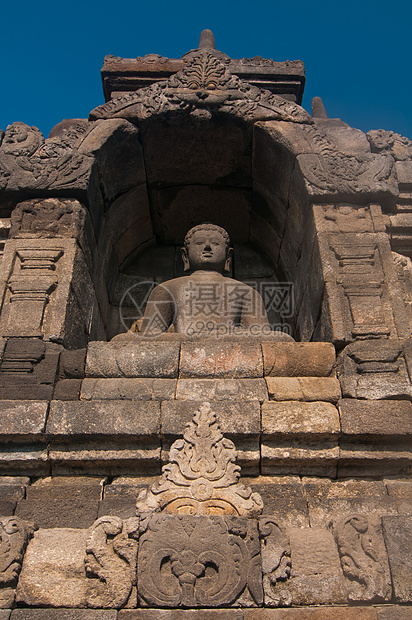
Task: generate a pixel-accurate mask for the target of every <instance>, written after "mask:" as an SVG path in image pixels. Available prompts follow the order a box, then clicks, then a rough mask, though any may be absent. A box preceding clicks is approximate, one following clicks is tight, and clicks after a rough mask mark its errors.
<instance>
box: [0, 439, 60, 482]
mask: <svg viewBox="0 0 412 620" xmlns="http://www.w3.org/2000/svg"><path fill="white" fill-rule="evenodd" d="M47 461H48V448H47V446H46V445H43V444H40V443H32V442H30V443H26V442H21V443H18V444H15V443H6V444H4V445H3V446H2V450H1V452H0V472H1V473H4V474H10V475H14V476H18V475H21V474H26V473H27V472H28V471H30V475H32V476H47V475H48V474H49V473H50V469H49V464H48V462H47Z"/></svg>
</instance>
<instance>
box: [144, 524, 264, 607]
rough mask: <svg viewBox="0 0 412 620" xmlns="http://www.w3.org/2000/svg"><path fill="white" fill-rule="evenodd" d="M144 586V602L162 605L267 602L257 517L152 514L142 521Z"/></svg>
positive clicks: (207, 605)
mask: <svg viewBox="0 0 412 620" xmlns="http://www.w3.org/2000/svg"><path fill="white" fill-rule="evenodd" d="M138 590H139V597H140V601H141V604H143V605H151V606H152V605H153V606H156V607H177V606H181V607H218V606H221V605H236V604H238V605H240V604H242V605H256V604H257V605H259V604H261V603H262V602H263V592H262V584H261V566H260V549H259V538H258V532H257V523H256V521H253V520H248V519H242V518H238V517H217V516H210V517H207V516H203V517H202V516H196V517H192V516H183V515H179V516H177V515H166V514H160V515H153V516H149V517H146V518H145V519H143V520H142V522H141V535H140V542H139V556H138ZM246 590H248V592H246ZM241 595H242V599H240V598H239V597H240V596H241Z"/></svg>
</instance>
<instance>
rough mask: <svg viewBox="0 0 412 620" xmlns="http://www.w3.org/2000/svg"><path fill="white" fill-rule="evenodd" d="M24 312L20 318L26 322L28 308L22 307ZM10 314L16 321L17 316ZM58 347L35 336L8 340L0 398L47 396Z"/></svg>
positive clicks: (49, 396) (0, 384)
mask: <svg viewBox="0 0 412 620" xmlns="http://www.w3.org/2000/svg"><path fill="white" fill-rule="evenodd" d="M42 303H43V302H42ZM25 312H27V314H25V315H24V316H25V319H24V320H25V321H26V323H27V318H28V316H30V308H26V310H25ZM14 318H15V319H16V323H18V319H17V317H14ZM21 318H22V317H21ZM17 331H18V328H17ZM23 331H24V329H23ZM21 335H27V334H21ZM60 350H61V347H60V346H59V345H56V344H53V343H51V342H48V343H44V342H42V341H41V340H37V339H27V338H11V339H10V340H8V341H7V345H6V348H5V351H4V354H3V360H2V363H1V367H0V398H3V399H9V400H10V399H13V400H14V399H18V400H49V399H50V398H51V395H52V393H53V385H54V381H55V378H56V374H57V367H58V362H59V355H60Z"/></svg>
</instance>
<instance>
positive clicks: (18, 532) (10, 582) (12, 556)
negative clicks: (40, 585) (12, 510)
mask: <svg viewBox="0 0 412 620" xmlns="http://www.w3.org/2000/svg"><path fill="white" fill-rule="evenodd" d="M34 530H35V526H34V525H33V524H32V523H28V522H25V521H22V520H21V519H19V518H18V517H3V518H1V519H0V609H7V608H10V607H11V606H12V605H13V603H14V599H15V593H16V590H15V588H16V586H17V579H18V576H19V573H20V570H21V563H22V561H23V556H24V552H25V550H26V547H27V543H28V542H29V540H30V538H31V537H32V536H33V533H34Z"/></svg>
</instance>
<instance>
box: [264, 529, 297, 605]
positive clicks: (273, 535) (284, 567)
mask: <svg viewBox="0 0 412 620" xmlns="http://www.w3.org/2000/svg"><path fill="white" fill-rule="evenodd" d="M259 531H260V535H261V546H262V551H261V552H262V571H263V589H264V592H265V602H270V603H271V604H272V605H276V606H280V605H290V602H291V601H290V594H289V593H286V592H283V591H282V588H281V582H284V581H286V580H287V579H288V578H289V576H290V570H291V557H290V544H289V539H288V537H287V536H286V534H285V533H284V532H283V530H282V529H281V528H280V526H279V525H278V524H277V523H276V522H275V521H273V519H270V518H265V519H263V518H261V519H259Z"/></svg>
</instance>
